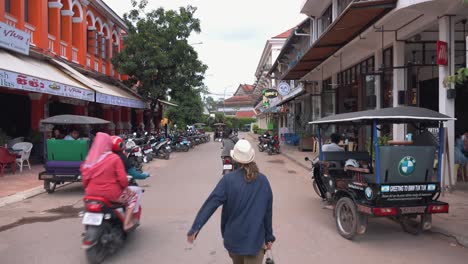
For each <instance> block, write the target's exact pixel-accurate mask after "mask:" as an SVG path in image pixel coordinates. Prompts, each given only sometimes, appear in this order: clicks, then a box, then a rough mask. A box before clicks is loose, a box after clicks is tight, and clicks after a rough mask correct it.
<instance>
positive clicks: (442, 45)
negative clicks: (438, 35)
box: [437, 40, 448, 66]
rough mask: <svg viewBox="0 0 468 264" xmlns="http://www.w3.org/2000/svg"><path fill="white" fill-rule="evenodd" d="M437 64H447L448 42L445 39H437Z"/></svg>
mask: <svg viewBox="0 0 468 264" xmlns="http://www.w3.org/2000/svg"><path fill="white" fill-rule="evenodd" d="M437 64H438V65H444V66H447V65H448V44H447V42H445V41H440V40H438V41H437Z"/></svg>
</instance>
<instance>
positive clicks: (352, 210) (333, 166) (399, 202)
mask: <svg viewBox="0 0 468 264" xmlns="http://www.w3.org/2000/svg"><path fill="white" fill-rule="evenodd" d="M449 120H454V118H451V117H449V116H446V115H443V114H441V113H438V112H435V111H432V110H429V109H425V108H417V107H396V108H385V109H379V110H369V111H361V112H354V113H345V114H337V115H333V116H329V117H325V118H322V119H320V120H317V121H313V122H310V123H309V124H312V125H317V127H318V140H319V142H320V143H319V145H320V146H319V160H318V161H315V162H313V165H314V169H313V180H314V182H313V183H314V188H315V189H316V191H317V192H318V194H319V195H320V196H321V198H322V199H323V200H324V201H327V202H329V203H331V204H332V205H334V217H335V221H336V226H337V229H338V232H339V234H340V235H341V236H343V237H344V238H346V239H353V238H354V237H355V236H356V235H362V234H364V233H365V232H366V228H367V221H368V217H390V218H392V219H394V220H396V221H398V222H399V223H400V224H401V226H402V228H403V230H405V231H406V232H409V233H412V234H419V233H420V232H422V231H424V230H429V229H430V228H431V223H432V217H431V216H432V214H438V213H448V210H449V205H448V204H447V203H445V202H441V201H439V200H438V199H439V196H440V193H441V181H442V170H441V167H442V166H438V169H437V171H436V170H435V169H434V164H435V160H439V161H440V160H442V154H443V151H444V144H443V142H445V141H444V127H443V122H446V121H449ZM403 123H406V124H413V125H414V127H415V129H416V130H417V131H418V132H419V133H418V134H419V135H415V136H414V138H411V139H410V138H409V137H408V138H407V139H406V140H404V141H389V142H388V145H379V141H378V136H379V130H381V129H382V125H385V124H403ZM329 125H336V126H340V125H351V126H354V127H356V126H357V127H362V126H371V127H372V130H371V131H372V133H371V134H370V143H371V144H370V145H371V146H370V147H369V149H370V153H369V152H367V151H343V152H340V151H336V152H325V151H322V135H321V134H322V129H323V128H324V127H326V126H329ZM428 128H438V132H434V130H432V133H435V135H436V136H434V134H432V133H431V132H428V131H427V129H428ZM436 130H437V129H436ZM422 132H423V133H422ZM437 134H438V140H437ZM428 135H429V138H430V139H431V140H427V136H428ZM418 136H420V137H419V138H420V139H422V138H423V136H425V140H418ZM437 141H438V142H440V143H437ZM437 144H438V146H437ZM306 160H308V159H307V158H306Z"/></svg>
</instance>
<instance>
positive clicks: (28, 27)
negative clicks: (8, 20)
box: [24, 24, 36, 46]
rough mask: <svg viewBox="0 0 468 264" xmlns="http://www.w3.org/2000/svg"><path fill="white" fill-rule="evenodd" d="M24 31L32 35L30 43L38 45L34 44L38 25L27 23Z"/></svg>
mask: <svg viewBox="0 0 468 264" xmlns="http://www.w3.org/2000/svg"><path fill="white" fill-rule="evenodd" d="M24 31H25V32H26V33H28V34H29V35H30V36H31V39H30V40H29V43H30V44H31V45H33V46H36V45H35V44H34V33H35V32H36V27H35V26H33V25H30V24H25V25H24Z"/></svg>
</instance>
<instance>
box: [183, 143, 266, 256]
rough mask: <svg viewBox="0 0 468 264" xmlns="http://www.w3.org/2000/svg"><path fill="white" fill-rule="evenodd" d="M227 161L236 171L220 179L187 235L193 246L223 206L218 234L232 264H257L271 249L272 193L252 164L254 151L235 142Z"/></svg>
mask: <svg viewBox="0 0 468 264" xmlns="http://www.w3.org/2000/svg"><path fill="white" fill-rule="evenodd" d="M231 157H232V158H233V159H234V160H235V161H236V162H237V163H238V164H240V168H239V169H237V170H235V171H233V172H231V173H228V174H226V175H224V176H223V178H221V180H220V181H219V182H218V184H217V185H216V187H215V189H214V190H213V192H212V193H211V194H210V196H209V197H208V199H207V200H206V201H205V203H204V204H203V206H202V207H201V208H200V211H199V212H198V214H197V217H196V218H195V221H194V222H193V225H192V228H191V229H190V231H189V232H188V234H187V241H188V242H189V243H193V242H194V240H195V239H196V237H197V235H198V233H199V232H200V230H201V229H202V227H203V226H204V225H205V223H206V222H207V221H208V219H209V218H210V217H211V215H212V214H213V213H214V212H215V211H216V209H217V208H218V207H219V206H221V205H222V206H223V210H222V215H221V234H222V237H223V240H224V247H225V248H226V249H227V251H228V252H229V256H230V257H231V259H232V261H233V263H234V264H261V263H262V261H263V257H264V254H265V250H268V249H271V247H272V245H273V242H274V241H275V236H274V235H273V229H272V205H273V193H272V191H271V187H270V183H269V182H268V179H267V177H266V176H265V175H263V174H262V173H260V172H259V170H258V167H257V164H256V163H255V162H254V158H255V151H254V149H253V148H252V146H251V145H250V143H249V142H248V141H247V140H239V141H238V142H237V143H236V145H235V146H234V149H233V150H232V151H231Z"/></svg>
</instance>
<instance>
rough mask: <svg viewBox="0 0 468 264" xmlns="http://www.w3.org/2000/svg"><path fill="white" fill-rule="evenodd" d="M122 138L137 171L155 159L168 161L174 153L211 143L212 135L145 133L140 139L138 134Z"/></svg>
mask: <svg viewBox="0 0 468 264" xmlns="http://www.w3.org/2000/svg"><path fill="white" fill-rule="evenodd" d="M121 137H122V138H123V139H124V140H125V148H126V152H127V153H128V154H129V156H128V159H129V161H130V163H131V164H132V165H133V166H134V167H135V168H136V169H141V167H142V165H143V163H148V162H151V161H152V160H153V159H155V158H158V159H166V160H168V159H170V156H171V153H172V152H174V151H175V152H188V151H189V150H190V149H192V148H193V147H194V146H196V145H199V144H202V143H206V142H209V141H210V135H208V134H201V133H198V132H191V133H183V134H168V135H165V134H164V133H148V132H145V134H144V135H142V136H140V137H138V136H137V134H136V133H133V134H130V135H121Z"/></svg>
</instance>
